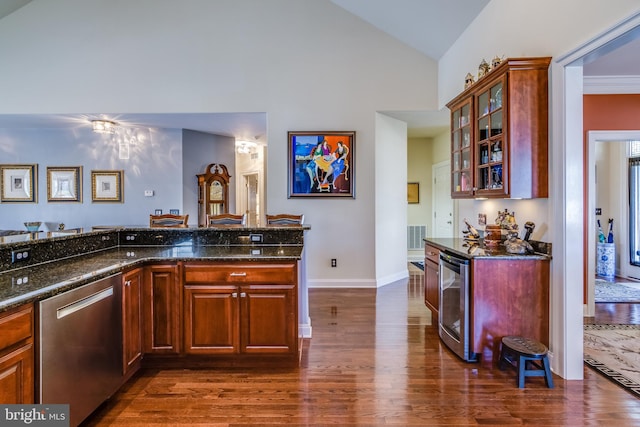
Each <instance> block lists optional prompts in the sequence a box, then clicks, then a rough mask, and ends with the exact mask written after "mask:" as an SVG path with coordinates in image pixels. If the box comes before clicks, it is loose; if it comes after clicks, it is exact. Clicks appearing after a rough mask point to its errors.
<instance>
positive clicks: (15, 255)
mask: <svg viewBox="0 0 640 427" xmlns="http://www.w3.org/2000/svg"><path fill="white" fill-rule="evenodd" d="M30 259H31V248H23V249H16V250H14V251H11V264H15V263H17V262H24V261H27V260H30Z"/></svg>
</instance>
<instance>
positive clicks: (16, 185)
mask: <svg viewBox="0 0 640 427" xmlns="http://www.w3.org/2000/svg"><path fill="white" fill-rule="evenodd" d="M0 189H1V192H0V202H2V203H37V202H38V165H37V164H27V165H18V164H16V165H12V164H6V165H0Z"/></svg>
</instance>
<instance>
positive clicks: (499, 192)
mask: <svg viewBox="0 0 640 427" xmlns="http://www.w3.org/2000/svg"><path fill="white" fill-rule="evenodd" d="M506 79H507V76H506V74H503V75H502V77H501V78H499V79H496V80H495V81H494V82H492V83H491V84H489V85H488V86H487V87H486V88H484V89H482V90H481V91H480V92H479V93H478V94H477V95H476V97H475V105H476V110H477V111H476V120H477V123H476V132H477V135H476V138H475V141H476V144H475V164H476V169H475V187H476V188H475V192H476V196H481V197H506V196H507V195H508V191H507V190H508V183H509V180H508V177H509V174H508V170H507V167H508V165H509V162H508V157H507V154H508V153H509V149H508V147H507V146H506V144H508V141H507V138H504V135H506V134H507V129H506V125H507V120H506V117H507V109H508V106H507V104H506V103H504V102H503V94H504V88H505V87H506V84H507V83H506Z"/></svg>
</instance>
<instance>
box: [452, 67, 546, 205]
mask: <svg viewBox="0 0 640 427" xmlns="http://www.w3.org/2000/svg"><path fill="white" fill-rule="evenodd" d="M550 62H551V58H549V57H544V58H509V59H506V60H504V61H503V62H502V63H500V65H498V66H497V67H495V68H494V69H493V70H492V71H490V72H489V73H488V74H487V75H485V76H484V77H482V78H481V79H480V80H479V81H478V82H476V83H475V84H473V85H472V86H470V87H469V88H467V89H466V90H465V91H464V92H462V93H461V94H460V95H458V96H457V97H456V98H454V99H453V100H452V101H451V102H449V103H448V104H447V107H449V109H450V110H451V197H453V198H523V199H531V198H538V197H547V196H548V176H547V171H548V111H549V101H548V68H549V63H550Z"/></svg>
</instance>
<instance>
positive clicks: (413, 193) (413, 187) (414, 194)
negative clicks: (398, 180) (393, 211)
mask: <svg viewBox="0 0 640 427" xmlns="http://www.w3.org/2000/svg"><path fill="white" fill-rule="evenodd" d="M407 202H409V203H420V183H418V182H409V183H407Z"/></svg>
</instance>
